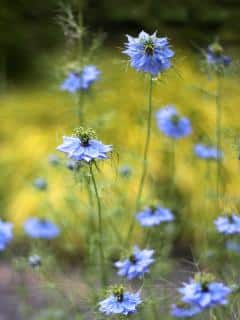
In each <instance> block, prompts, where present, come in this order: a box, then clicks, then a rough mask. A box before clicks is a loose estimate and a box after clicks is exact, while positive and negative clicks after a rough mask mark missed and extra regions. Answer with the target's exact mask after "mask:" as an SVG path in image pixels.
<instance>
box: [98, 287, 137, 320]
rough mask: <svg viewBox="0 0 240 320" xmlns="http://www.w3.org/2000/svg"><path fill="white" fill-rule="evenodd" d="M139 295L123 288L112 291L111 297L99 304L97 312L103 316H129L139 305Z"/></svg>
mask: <svg viewBox="0 0 240 320" xmlns="http://www.w3.org/2000/svg"><path fill="white" fill-rule="evenodd" d="M141 303H142V301H141V298H140V293H139V292H136V293H131V292H128V291H125V290H124V289H123V287H116V288H114V289H113V291H112V293H111V295H110V296H109V297H107V298H106V299H105V300H103V301H101V302H100V303H99V305H100V308H99V311H100V312H102V313H104V314H105V315H107V316H109V315H114V314H119V315H125V316H127V315H130V314H132V313H135V312H136V311H137V306H138V305H139V304H141Z"/></svg>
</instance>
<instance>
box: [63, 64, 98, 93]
mask: <svg viewBox="0 0 240 320" xmlns="http://www.w3.org/2000/svg"><path fill="white" fill-rule="evenodd" d="M100 73H101V72H100V71H99V70H98V69H97V68H96V67H95V66H91V65H90V66H85V67H84V68H83V69H82V70H81V71H75V72H70V73H69V74H68V76H67V78H66V79H65V81H64V82H63V84H62V85H61V89H62V90H64V91H68V92H70V93H75V92H77V91H79V90H84V91H85V90H87V89H88V88H89V87H90V85H91V84H93V83H94V82H95V81H97V80H98V79H99V75H100Z"/></svg>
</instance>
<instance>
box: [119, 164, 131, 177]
mask: <svg viewBox="0 0 240 320" xmlns="http://www.w3.org/2000/svg"><path fill="white" fill-rule="evenodd" d="M119 174H120V175H121V176H122V177H124V178H128V177H130V176H131V174H132V168H131V167H130V166H128V165H124V166H122V167H120V168H119Z"/></svg>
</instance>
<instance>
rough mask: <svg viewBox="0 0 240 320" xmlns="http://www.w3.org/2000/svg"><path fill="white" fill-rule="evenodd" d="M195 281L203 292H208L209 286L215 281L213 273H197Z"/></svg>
mask: <svg viewBox="0 0 240 320" xmlns="http://www.w3.org/2000/svg"><path fill="white" fill-rule="evenodd" d="M194 280H195V281H196V282H198V283H200V285H201V289H202V292H208V291H209V288H208V285H209V283H211V282H212V281H214V276H213V275H212V274H211V273H201V272H199V273H197V274H196V275H195V277H194Z"/></svg>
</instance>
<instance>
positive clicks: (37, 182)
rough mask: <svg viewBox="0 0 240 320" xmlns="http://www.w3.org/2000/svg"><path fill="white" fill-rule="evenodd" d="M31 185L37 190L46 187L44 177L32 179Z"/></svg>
mask: <svg viewBox="0 0 240 320" xmlns="http://www.w3.org/2000/svg"><path fill="white" fill-rule="evenodd" d="M33 185H34V187H35V188H36V189H38V190H41V191H43V190H46V189H47V181H46V180H45V179H44V178H41V177H39V178H36V179H35V180H34V181H33Z"/></svg>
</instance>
